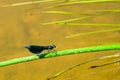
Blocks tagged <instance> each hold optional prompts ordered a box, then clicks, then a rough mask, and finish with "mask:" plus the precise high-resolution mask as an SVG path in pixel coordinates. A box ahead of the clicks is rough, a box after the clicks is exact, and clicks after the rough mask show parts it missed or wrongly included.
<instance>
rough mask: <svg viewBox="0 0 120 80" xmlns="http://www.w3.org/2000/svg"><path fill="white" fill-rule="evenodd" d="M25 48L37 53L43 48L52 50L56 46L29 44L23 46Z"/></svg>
mask: <svg viewBox="0 0 120 80" xmlns="http://www.w3.org/2000/svg"><path fill="white" fill-rule="evenodd" d="M25 48H27V49H28V50H29V51H30V52H32V53H34V54H39V53H41V52H42V51H44V50H53V49H54V48H56V46H55V45H49V46H37V45H29V46H25Z"/></svg>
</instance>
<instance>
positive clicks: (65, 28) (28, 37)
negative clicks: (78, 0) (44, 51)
mask: <svg viewBox="0 0 120 80" xmlns="http://www.w3.org/2000/svg"><path fill="white" fill-rule="evenodd" d="M32 1H33V2H34V1H35V0H32ZM68 1H69V0H68ZM71 1H73V0H71ZM24 2H29V0H12V1H11V0H1V1H0V26H1V27H0V51H1V53H0V61H5V60H10V59H14V58H19V57H25V56H30V55H33V54H31V53H30V52H29V51H28V50H26V49H25V48H24V46H26V45H30V44H36V45H49V44H55V45H56V46H57V48H56V50H57V51H58V50H65V49H72V48H82V47H89V46H97V45H104V44H112V43H120V31H119V30H117V31H111V32H104V33H96V34H88V35H81V36H77V37H73V38H65V37H66V36H70V35H73V34H79V33H86V32H92V31H99V30H110V29H115V28H120V27H118V26H112V27H111V26H107V27H106V26H97V27H94V26H69V25H58V24H49V25H42V23H46V22H52V21H60V20H66V19H72V18H79V17H82V16H83V15H79V14H76V15H63V14H45V13H41V12H43V11H50V10H60V11H62V10H63V11H72V12H79V13H81V14H87V12H83V11H84V10H115V9H120V3H115V2H111V3H91V4H76V5H70V6H61V7H52V6H53V5H55V4H59V3H63V2H64V0H61V1H56V2H41V3H36V4H26V5H18V6H12V5H11V4H15V3H24ZM66 2H67V0H66ZM4 5H8V6H4ZM94 13H95V12H90V14H94ZM74 22H78V23H108V24H109V23H114V24H115V23H116V24H117V23H120V14H119V13H116V14H105V15H100V16H96V17H93V18H88V19H85V20H78V21H74ZM119 52H120V51H118V50H116V51H102V52H92V53H85V54H77V55H69V56H62V57H54V58H47V59H41V60H35V61H30V62H25V63H20V64H15V65H10V66H6V67H1V68H0V78H1V79H0V80H23V79H24V80H46V78H48V77H50V76H52V75H54V74H55V73H57V72H59V71H62V70H64V69H66V68H68V67H71V66H73V65H76V64H78V63H81V62H83V61H85V60H89V59H94V58H97V57H101V56H106V55H110V54H116V53H119ZM116 59H119V58H112V59H105V60H101V61H97V62H92V63H88V64H85V65H82V66H80V67H76V68H75V69H72V70H70V71H68V72H66V73H64V74H63V75H61V76H59V77H57V78H56V79H54V80H96V79H97V80H120V76H119V75H120V68H119V66H120V64H119V63H118V64H112V65H109V66H104V67H100V68H96V69H90V68H89V67H90V66H92V65H100V64H104V63H107V62H111V61H114V60H116Z"/></svg>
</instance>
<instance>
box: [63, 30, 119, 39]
mask: <svg viewBox="0 0 120 80" xmlns="http://www.w3.org/2000/svg"><path fill="white" fill-rule="evenodd" d="M117 30H120V28H115V29H110V30H99V31H93V32H86V33H81V34H74V35H71V36H66V37H65V38H74V37H77V36H81V35H88V34H96V33H103V32H110V31H117Z"/></svg>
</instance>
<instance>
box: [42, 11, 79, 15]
mask: <svg viewBox="0 0 120 80" xmlns="http://www.w3.org/2000/svg"><path fill="white" fill-rule="evenodd" d="M41 13H48V14H66V15H69V14H78V13H76V12H68V11H44V12H41Z"/></svg>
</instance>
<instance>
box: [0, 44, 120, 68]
mask: <svg viewBox="0 0 120 80" xmlns="http://www.w3.org/2000/svg"><path fill="white" fill-rule="evenodd" d="M107 50H120V44H111V45H101V46H92V47H85V48H77V49H69V50H61V51H57V52H49V53H45V54H40V55H33V56H28V57H22V58H16V59H12V60H8V61H3V62H0V67H3V66H8V65H12V64H17V63H22V62H27V61H32V60H37V59H42V58H50V57H57V56H64V55H72V54H80V53H86V52H96V51H107Z"/></svg>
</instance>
